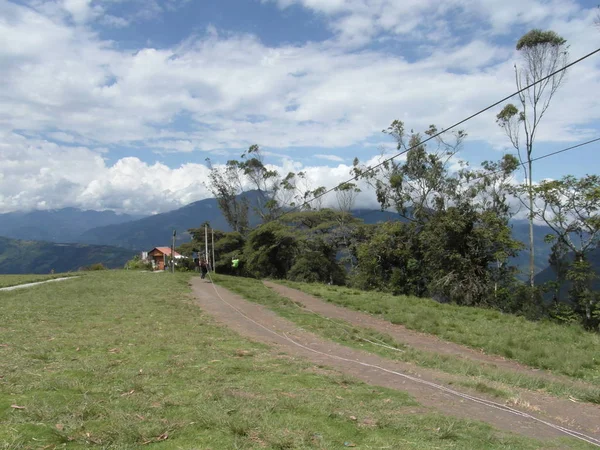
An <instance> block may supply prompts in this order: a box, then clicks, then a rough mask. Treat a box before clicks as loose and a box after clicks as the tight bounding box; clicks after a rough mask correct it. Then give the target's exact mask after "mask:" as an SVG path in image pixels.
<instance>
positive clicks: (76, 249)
mask: <svg viewBox="0 0 600 450" xmlns="http://www.w3.org/2000/svg"><path fill="white" fill-rule="evenodd" d="M134 255H135V252H133V251H131V250H126V249H123V248H116V247H108V246H95V245H85V244H56V243H52V242H40V241H23V240H17V239H8V238H4V237H0V273H3V274H8V273H11V274H19V273H49V272H50V271H51V270H52V269H54V271H55V272H68V271H74V270H77V269H79V268H80V267H84V266H89V265H91V264H95V263H102V264H103V265H104V266H105V267H108V268H111V269H112V268H119V267H123V265H124V264H125V263H126V262H127V261H128V260H129V259H131V258H132V257H133V256H134Z"/></svg>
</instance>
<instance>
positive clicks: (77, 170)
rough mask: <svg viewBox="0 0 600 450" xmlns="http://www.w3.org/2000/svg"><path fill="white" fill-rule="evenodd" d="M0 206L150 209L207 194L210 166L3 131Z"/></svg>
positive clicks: (144, 211)
mask: <svg viewBox="0 0 600 450" xmlns="http://www.w3.org/2000/svg"><path fill="white" fill-rule="evenodd" d="M0 167H2V171H0V212H7V211H15V210H29V209H51V208H61V207H65V206H76V207H81V208H87V209H97V210H103V209H113V210H116V211H119V212H132V213H142V214H150V213H154V212H163V211H168V210H170V209H173V208H177V207H180V206H184V205H186V204H188V203H190V202H193V201H195V200H200V199H202V198H206V197H208V196H209V193H208V191H207V189H206V187H205V186H204V182H205V181H206V180H207V174H208V168H207V167H206V166H204V165H201V164H183V165H182V166H181V167H179V168H176V169H171V168H169V167H167V166H165V165H164V164H160V163H155V164H147V163H144V162H142V161H140V160H139V159H138V158H133V157H128V158H122V159H120V160H118V161H117V162H115V163H114V164H112V165H109V164H107V163H106V161H105V159H104V156H103V155H102V153H101V152H98V151H93V150H90V149H89V148H85V147H63V146H60V145H57V144H54V143H51V142H47V141H42V140H32V139H27V138H25V137H23V136H20V135H17V134H14V133H0Z"/></svg>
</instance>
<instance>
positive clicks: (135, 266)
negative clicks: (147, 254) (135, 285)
mask: <svg viewBox="0 0 600 450" xmlns="http://www.w3.org/2000/svg"><path fill="white" fill-rule="evenodd" d="M125 268H126V269H129V270H152V263H149V262H146V261H143V260H142V258H140V255H135V256H134V257H133V259H130V260H129V261H127V262H126V263H125Z"/></svg>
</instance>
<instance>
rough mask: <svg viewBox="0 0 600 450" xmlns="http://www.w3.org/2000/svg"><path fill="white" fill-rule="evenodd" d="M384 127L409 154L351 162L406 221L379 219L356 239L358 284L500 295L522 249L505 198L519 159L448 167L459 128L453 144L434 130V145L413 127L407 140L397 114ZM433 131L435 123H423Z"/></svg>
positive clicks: (480, 298) (455, 295)
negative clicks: (371, 163)
mask: <svg viewBox="0 0 600 450" xmlns="http://www.w3.org/2000/svg"><path fill="white" fill-rule="evenodd" d="M384 132H385V133H386V134H389V135H391V136H393V137H394V138H395V139H396V140H397V146H398V148H399V149H404V150H405V151H406V161H405V162H402V161H398V162H395V161H389V160H384V161H383V162H382V164H381V166H379V167H377V168H369V167H361V166H360V164H359V162H358V160H355V163H354V169H353V170H354V173H355V174H357V175H358V176H361V177H364V178H365V179H366V180H367V181H368V182H369V183H370V184H371V185H372V186H373V187H375V189H376V192H377V198H378V201H379V203H380V205H381V208H382V209H386V208H389V207H392V206H393V207H394V208H395V209H396V210H397V211H398V213H399V214H401V215H402V216H404V217H405V218H406V219H407V220H409V222H410V224H411V225H410V226H409V225H404V224H395V225H393V226H391V228H392V229H388V228H390V227H389V226H382V227H381V229H380V230H377V229H375V230H374V231H373V234H372V235H371V236H369V237H368V238H367V239H366V240H365V241H364V242H362V243H360V244H358V245H357V246H355V257H356V258H357V267H356V271H355V272H356V274H357V275H356V276H357V280H356V281H357V285H358V286H361V287H365V288H369V287H370V288H376V289H383V290H386V291H390V292H393V293H404V294H412V295H419V296H420V295H426V294H428V295H433V296H435V297H436V298H438V299H440V300H443V301H452V302H456V303H459V304H468V305H473V304H483V303H488V304H495V303H497V302H498V289H499V286H500V287H501V285H502V284H506V283H508V282H510V280H511V279H512V277H513V273H512V271H511V270H510V269H509V268H508V267H507V261H508V260H509V258H511V257H513V256H515V255H516V253H517V252H518V250H519V249H520V244H519V243H518V242H516V241H514V239H512V236H511V232H510V228H509V227H508V219H509V217H510V211H509V206H508V201H507V200H508V195H509V193H510V190H511V187H510V186H511V185H510V180H511V177H512V174H513V172H514V171H515V169H516V168H517V166H518V161H517V160H516V158H515V157H513V156H511V155H505V156H504V157H503V158H502V159H501V160H500V161H498V162H490V161H485V162H484V163H483V164H482V167H481V168H480V169H477V170H473V169H470V168H468V166H467V165H466V164H465V163H459V164H460V167H461V168H460V170H458V171H456V172H453V171H451V169H450V167H449V165H450V160H451V158H453V157H454V156H455V154H456V152H457V151H458V149H459V147H460V145H461V143H462V141H463V140H464V138H465V137H466V135H465V134H464V133H463V132H461V131H459V132H457V133H456V134H455V137H454V142H453V143H452V144H449V143H447V142H445V141H443V140H441V139H439V138H438V139H437V141H436V147H435V148H434V150H433V151H431V152H430V151H429V150H428V148H427V145H426V144H423V143H421V138H420V136H419V135H418V134H414V133H412V134H411V136H410V138H409V140H408V144H407V143H406V133H405V129H404V124H403V123H402V122H400V121H394V122H393V123H392V125H391V126H390V128H388V130H386V131H384ZM436 133H437V129H436V128H435V126H433V125H432V126H431V127H430V128H429V130H428V131H427V134H428V135H430V136H433V135H435V134H436ZM492 291H493V294H491V295H490V292H492Z"/></svg>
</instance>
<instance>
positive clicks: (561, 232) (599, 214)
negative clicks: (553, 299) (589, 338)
mask: <svg viewBox="0 0 600 450" xmlns="http://www.w3.org/2000/svg"><path fill="white" fill-rule="evenodd" d="M533 193H534V195H535V196H536V198H537V199H539V201H540V202H541V203H542V206H541V209H540V212H539V216H540V217H541V219H542V220H543V221H544V222H546V224H547V225H548V226H549V227H550V228H551V229H552V231H553V232H554V236H552V235H550V236H548V239H549V240H551V241H552V240H554V241H558V242H557V243H558V244H559V245H561V246H564V247H566V248H567V249H569V250H570V251H572V252H573V255H574V261H573V263H572V264H571V266H570V268H569V270H568V271H567V274H566V278H567V279H569V280H570V281H571V282H572V284H573V285H572V290H571V293H572V295H573V299H574V301H575V302H576V303H577V304H578V306H579V307H580V311H581V313H582V315H583V320H584V324H585V325H586V326H588V327H592V326H597V322H598V320H597V319H596V318H595V317H594V314H595V313H597V311H596V309H597V308H598V301H597V296H595V295H593V292H592V288H591V282H592V281H593V279H594V278H595V277H596V275H595V274H594V273H593V270H592V268H591V266H590V264H589V261H588V258H587V256H588V254H589V253H590V252H591V251H592V250H594V249H596V248H598V245H599V244H600V176H598V175H587V176H585V177H583V178H576V177H574V176H571V175H568V176H566V177H564V178H562V179H561V180H553V181H544V182H542V183H541V184H540V185H539V186H536V187H535V189H534V191H533ZM555 245H556V244H555Z"/></svg>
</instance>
